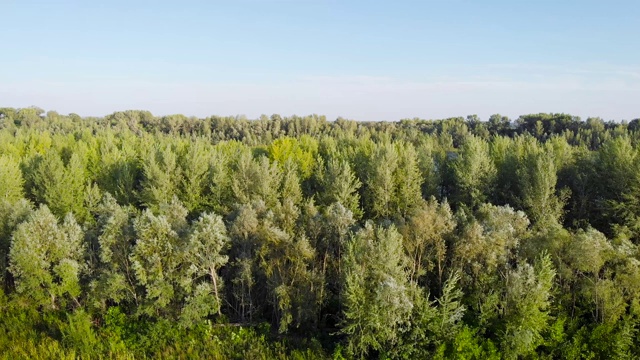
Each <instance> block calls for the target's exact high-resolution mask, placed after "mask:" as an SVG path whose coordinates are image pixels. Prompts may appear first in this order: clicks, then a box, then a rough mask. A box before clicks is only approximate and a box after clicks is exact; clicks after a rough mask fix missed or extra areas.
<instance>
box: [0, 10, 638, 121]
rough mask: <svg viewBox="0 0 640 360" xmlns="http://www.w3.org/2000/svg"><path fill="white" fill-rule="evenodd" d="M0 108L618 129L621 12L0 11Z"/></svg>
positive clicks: (626, 93)
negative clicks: (560, 115) (492, 121)
mask: <svg viewBox="0 0 640 360" xmlns="http://www.w3.org/2000/svg"><path fill="white" fill-rule="evenodd" d="M0 9H1V10H2V13H3V21H2V22H3V25H2V31H0V41H1V42H2V44H3V51H2V53H3V54H4V55H3V56H1V57H0V99H2V101H3V102H6V105H11V106H18V107H20V106H22V107H26V106H30V105H38V106H40V107H43V108H45V109H55V110H58V111H59V112H61V113H68V112H71V111H74V112H77V113H79V114H80V115H105V114H107V113H111V112H113V111H114V110H122V109H147V110H151V111H152V112H154V113H156V114H172V113H185V114H189V115H197V116H207V115H211V114H220V115H236V114H245V115H247V116H248V117H252V118H253V117H257V116H259V115H260V114H262V113H265V114H272V113H281V114H286V115H289V114H308V113H320V114H326V115H327V116H328V117H329V118H330V119H331V118H335V117H338V116H343V117H347V118H353V119H358V120H397V119H400V118H408V117H421V118H442V117H447V116H457V115H468V114H478V115H480V116H481V117H483V118H485V119H486V118H488V116H489V115H490V114H493V113H496V112H500V113H502V114H505V115H509V116H511V117H517V116H518V115H520V114H525V113H532V112H539V111H545V112H566V113H572V114H576V115H580V116H583V117H585V118H586V117H587V116H600V117H602V118H604V119H607V120H609V119H616V120H622V119H626V120H631V119H633V118H635V117H637V116H638V112H637V106H636V99H638V98H640V62H639V61H638V59H639V58H640V50H639V49H640V46H638V45H640V44H639V42H640V40H638V39H640V37H639V36H638V35H640V34H639V31H640V30H638V27H637V23H636V20H637V18H638V15H640V3H638V2H636V1H630V0H628V1H622V0H619V1H609V2H602V1H591V0H587V1H573V0H569V1H563V2H560V3H558V2H555V1H535V2H525V1H503V0H491V1H482V2H474V1H446V2H445V1H415V2H413V1H394V2H393V3H390V2H386V1H349V2H344V1H287V0H281V1H271V0H242V1H234V2H228V1H224V2H223V1H182V2H169V1H154V2H152V1H122V0H117V1H111V2H106V3H94V2H84V1H72V0H62V1H56V2H51V1H36V0H27V1H16V0H4V1H2V2H1V3H0Z"/></svg>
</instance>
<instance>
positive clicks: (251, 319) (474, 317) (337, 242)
mask: <svg viewBox="0 0 640 360" xmlns="http://www.w3.org/2000/svg"><path fill="white" fill-rule="evenodd" d="M639 329H640V119H636V120H632V121H629V122H626V121H622V122H616V121H604V120H602V119H600V118H589V119H586V120H582V119H580V118H578V117H575V116H571V115H568V114H546V113H540V114H530V115H523V116H520V117H519V118H517V119H510V118H508V117H505V116H501V115H493V116H491V117H490V118H489V119H485V120H481V119H480V118H479V117H477V116H475V115H472V116H468V117H466V118H464V117H456V118H448V119H441V120H423V119H405V120H401V121H397V122H358V121H353V120H347V119H342V118H338V119H337V120H335V121H328V120H327V119H326V118H325V117H324V116H318V115H310V116H304V117H299V116H291V117H282V116H279V115H272V116H261V117H260V118H258V119H247V118H245V117H242V116H236V117H219V116H212V117H208V118H196V117H187V116H183V115H172V116H154V115H152V114H151V113H150V112H147V111H123V112H115V113H113V114H111V115H108V116H105V117H80V116H78V115H77V114H69V115H62V114H59V113H57V112H55V111H48V112H45V111H44V110H42V109H40V108H37V107H30V108H0V359H22V358H25V359H50V358H51V359H76V358H82V359H97V358H109V359H133V358H136V359H137V358H163V359H164V358H166V359H171V358H179V359H183V358H211V359H289V358H291V359H352V358H353V359H360V358H367V359H378V358H379V359H604V358H611V359H637V358H640V342H638V341H637V340H636V339H637V337H638V330H639Z"/></svg>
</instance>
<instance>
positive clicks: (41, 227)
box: [9, 205, 85, 309]
mask: <svg viewBox="0 0 640 360" xmlns="http://www.w3.org/2000/svg"><path fill="white" fill-rule="evenodd" d="M83 235H84V234H83V232H82V229H81V228H80V226H79V225H78V224H77V223H76V221H75V219H74V217H73V215H71V214H68V215H67V216H66V217H65V219H64V221H63V223H62V224H58V220H57V219H56V217H55V216H54V215H53V214H52V213H51V211H50V210H49V208H48V207H47V206H46V205H41V206H40V208H39V209H38V210H36V211H35V212H33V213H32V214H31V215H29V217H28V219H27V220H26V221H25V222H23V223H22V224H20V225H18V228H17V229H16V231H15V233H14V234H13V241H12V243H11V249H10V252H9V271H10V272H11V273H12V274H13V276H14V278H15V285H16V292H17V293H18V294H19V295H20V296H22V297H24V298H25V299H28V300H29V301H30V302H31V303H32V304H33V306H36V307H37V306H43V307H44V308H48V309H58V308H60V307H63V306H65V305H67V304H68V301H69V300H72V304H73V305H75V306H80V303H79V297H80V295H81V287H80V274H81V273H82V272H83V271H84V268H85V266H84V263H83V261H82V259H83V255H84V254H83V251H84V248H83V243H82V240H83Z"/></svg>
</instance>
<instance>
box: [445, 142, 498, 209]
mask: <svg viewBox="0 0 640 360" xmlns="http://www.w3.org/2000/svg"><path fill="white" fill-rule="evenodd" d="M451 168H452V171H453V181H454V194H453V200H455V202H456V203H457V204H465V205H467V206H469V207H470V208H472V209H475V208H477V207H478V206H479V205H480V204H482V203H484V202H486V201H487V199H488V197H489V194H491V193H492V191H493V189H494V187H495V179H496V171H497V170H496V166H495V164H494V163H493V161H492V160H491V157H490V156H489V145H488V144H487V143H486V142H485V141H484V140H482V139H480V138H478V137H475V136H469V137H467V138H466V140H465V142H464V144H462V147H461V148H460V151H459V153H458V154H457V157H455V159H453V160H452V163H451Z"/></svg>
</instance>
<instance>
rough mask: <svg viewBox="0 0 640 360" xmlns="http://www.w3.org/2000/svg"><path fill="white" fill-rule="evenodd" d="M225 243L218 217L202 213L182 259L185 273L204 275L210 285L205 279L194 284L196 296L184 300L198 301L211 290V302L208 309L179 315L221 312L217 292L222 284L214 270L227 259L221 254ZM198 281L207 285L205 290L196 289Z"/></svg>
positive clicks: (198, 276)
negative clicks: (184, 261)
mask: <svg viewBox="0 0 640 360" xmlns="http://www.w3.org/2000/svg"><path fill="white" fill-rule="evenodd" d="M228 245H229V237H228V236H227V229H226V228H225V226H224V223H223V222H222V218H221V217H220V216H218V215H215V214H210V213H205V214H202V215H201V216H200V218H199V219H198V220H197V221H196V222H195V223H194V224H193V225H192V230H191V234H190V236H189V244H188V245H187V249H186V261H187V262H188V263H189V264H190V266H189V273H191V276H195V278H196V279H200V278H202V277H208V278H209V279H208V280H209V282H210V284H207V281H203V282H200V283H199V284H198V285H197V286H198V289H197V290H196V296H195V297H194V298H193V299H189V300H188V301H187V303H188V304H192V303H194V302H195V301H196V299H198V300H199V299H201V298H202V297H204V298H208V295H209V294H211V293H213V296H214V298H213V300H214V301H213V302H212V303H211V304H209V305H210V308H209V309H208V310H209V311H202V308H201V307H200V306H199V307H197V310H198V311H197V312H195V311H194V312H191V311H184V310H183V317H185V314H188V315H189V317H190V318H193V317H195V316H197V317H205V316H207V315H209V314H210V313H214V312H216V313H218V315H221V311H220V308H221V307H222V298H221V295H220V293H221V287H222V283H221V279H220V276H219V274H218V272H219V270H220V268H221V267H222V266H224V265H225V264H226V263H227V261H229V257H228V256H227V255H225V254H224V252H225V251H226V248H227V247H228ZM200 284H207V285H208V287H207V288H206V289H205V288H204V285H202V287H203V288H202V289H200V288H199V287H200V286H201V285H200ZM207 290H208V291H207ZM201 302H202V301H201ZM188 306H189V305H187V309H188Z"/></svg>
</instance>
